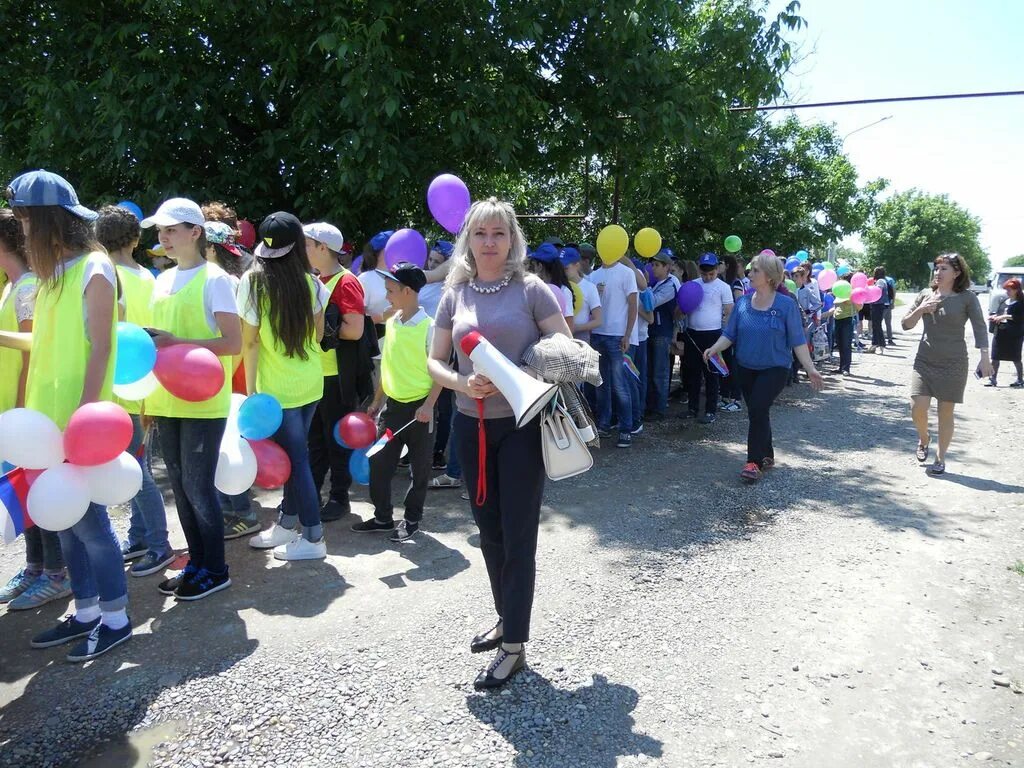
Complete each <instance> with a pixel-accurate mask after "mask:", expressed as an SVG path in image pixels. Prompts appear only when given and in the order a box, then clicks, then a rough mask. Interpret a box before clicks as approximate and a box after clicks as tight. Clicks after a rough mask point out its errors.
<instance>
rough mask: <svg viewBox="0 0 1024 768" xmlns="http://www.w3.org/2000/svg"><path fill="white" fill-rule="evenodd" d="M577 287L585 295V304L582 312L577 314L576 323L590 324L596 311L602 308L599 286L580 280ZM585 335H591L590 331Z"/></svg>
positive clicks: (581, 308) (581, 307)
mask: <svg viewBox="0 0 1024 768" xmlns="http://www.w3.org/2000/svg"><path fill="white" fill-rule="evenodd" d="M576 286H577V287H578V288H579V289H580V293H582V294H583V304H582V305H581V306H580V311H579V312H577V313H576V318H575V322H576V325H582V324H583V323H589V322H590V318H591V316H592V315H593V314H594V310H595V309H598V308H599V307H600V306H601V296H600V295H599V294H598V293H597V286H596V285H594V284H593V283H592V282H590V281H589V280H587V279H583V280H580V281H579V282H578V283H576ZM583 333H585V334H589V333H590V331H583Z"/></svg>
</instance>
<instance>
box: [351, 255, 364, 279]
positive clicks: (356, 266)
mask: <svg viewBox="0 0 1024 768" xmlns="http://www.w3.org/2000/svg"><path fill="white" fill-rule="evenodd" d="M362 268H363V254H359V255H358V256H356V257H355V258H354V259H352V273H353V274H356V275H358V274H359V270H360V269H362Z"/></svg>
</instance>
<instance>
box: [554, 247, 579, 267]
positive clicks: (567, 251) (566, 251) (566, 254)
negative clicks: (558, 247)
mask: <svg viewBox="0 0 1024 768" xmlns="http://www.w3.org/2000/svg"><path fill="white" fill-rule="evenodd" d="M559 258H560V259H561V260H562V266H564V267H567V266H569V265H570V264H575V263H576V262H577V261H583V257H582V256H580V252H579V251H577V250H576V249H575V248H573V247H572V246H569V247H567V248H563V249H562V255H561V256H559Z"/></svg>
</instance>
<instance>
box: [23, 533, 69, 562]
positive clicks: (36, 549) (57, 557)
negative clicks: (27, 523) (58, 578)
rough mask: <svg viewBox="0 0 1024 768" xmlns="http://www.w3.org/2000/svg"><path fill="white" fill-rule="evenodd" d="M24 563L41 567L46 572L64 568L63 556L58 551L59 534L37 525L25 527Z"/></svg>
mask: <svg viewBox="0 0 1024 768" xmlns="http://www.w3.org/2000/svg"><path fill="white" fill-rule="evenodd" d="M24 536H25V565H28V566H31V567H32V568H35V569H38V568H42V569H43V570H44V571H47V572H48V573H59V572H61V571H63V570H64V556H63V555H62V554H61V551H60V534H58V533H57V532H55V531H44V530H43V529H42V528H40V527H39V526H38V525H33V526H32V527H31V528H26V529H25V533H24Z"/></svg>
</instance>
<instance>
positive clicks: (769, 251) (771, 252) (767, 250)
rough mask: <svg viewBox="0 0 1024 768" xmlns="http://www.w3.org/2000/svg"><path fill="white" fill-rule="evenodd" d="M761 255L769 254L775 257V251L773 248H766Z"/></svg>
mask: <svg viewBox="0 0 1024 768" xmlns="http://www.w3.org/2000/svg"><path fill="white" fill-rule="evenodd" d="M761 253H767V254H768V255H769V256H774V255H775V251H773V250H772V249H771V248H765V249H764V250H763V251H761Z"/></svg>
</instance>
